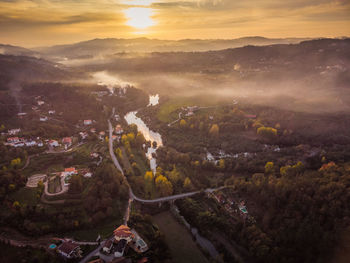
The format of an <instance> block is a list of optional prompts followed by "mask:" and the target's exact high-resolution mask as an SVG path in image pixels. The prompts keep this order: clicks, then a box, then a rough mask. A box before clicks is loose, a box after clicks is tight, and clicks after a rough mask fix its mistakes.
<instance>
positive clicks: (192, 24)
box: [0, 0, 350, 47]
mask: <svg viewBox="0 0 350 263" xmlns="http://www.w3.org/2000/svg"><path fill="white" fill-rule="evenodd" d="M244 36H264V37H275V38H276V37H339V36H350V0H241V1H238V0H95V1H93V0H0V43H5V44H13V45H21V46H25V47H34V46H43V45H53V44H63V43H72V42H77V41H83V40H88V39H93V38H135V37H149V38H159V39H183V38H206V39H208V38H226V39H229V38H239V37H244Z"/></svg>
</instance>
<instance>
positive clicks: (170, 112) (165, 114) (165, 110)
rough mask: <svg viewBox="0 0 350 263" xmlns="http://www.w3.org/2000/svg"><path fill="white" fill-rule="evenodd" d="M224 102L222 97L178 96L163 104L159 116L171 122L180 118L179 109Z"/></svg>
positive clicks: (164, 120)
mask: <svg viewBox="0 0 350 263" xmlns="http://www.w3.org/2000/svg"><path fill="white" fill-rule="evenodd" d="M222 103H226V102H223V101H222V99H221V100H219V99H218V98H208V97H205V96H196V97H176V98H173V99H170V100H168V101H167V102H165V103H164V104H162V105H161V107H160V109H159V111H158V114H157V117H158V119H159V120H160V121H162V122H166V123H167V122H171V121H174V120H176V119H177V118H178V113H179V111H178V110H179V109H180V108H181V107H186V106H195V105H196V106H215V105H219V104H222Z"/></svg>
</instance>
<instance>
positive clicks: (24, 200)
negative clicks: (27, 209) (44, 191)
mask: <svg viewBox="0 0 350 263" xmlns="http://www.w3.org/2000/svg"><path fill="white" fill-rule="evenodd" d="M37 190H38V189H37V188H27V187H24V188H21V189H19V190H18V191H17V192H14V193H13V194H11V196H10V197H11V199H13V200H14V201H18V202H19V203H20V204H21V205H23V204H27V205H35V204H37V203H38V201H37Z"/></svg>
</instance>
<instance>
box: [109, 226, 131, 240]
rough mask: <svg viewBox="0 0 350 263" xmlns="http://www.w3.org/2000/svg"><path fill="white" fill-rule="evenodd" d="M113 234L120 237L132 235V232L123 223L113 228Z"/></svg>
mask: <svg viewBox="0 0 350 263" xmlns="http://www.w3.org/2000/svg"><path fill="white" fill-rule="evenodd" d="M113 233H114V235H115V236H117V237H120V238H127V237H130V236H131V237H132V236H133V235H134V234H133V233H132V232H131V231H130V228H129V227H128V226H125V225H121V226H120V227H118V228H117V229H116V230H114V232H113Z"/></svg>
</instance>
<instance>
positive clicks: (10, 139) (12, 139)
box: [7, 137, 20, 143]
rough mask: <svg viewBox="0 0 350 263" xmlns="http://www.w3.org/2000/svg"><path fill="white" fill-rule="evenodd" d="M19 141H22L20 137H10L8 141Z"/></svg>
mask: <svg viewBox="0 0 350 263" xmlns="http://www.w3.org/2000/svg"><path fill="white" fill-rule="evenodd" d="M19 141H20V139H19V138H18V137H9V138H7V142H8V143H17V142H19Z"/></svg>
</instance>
